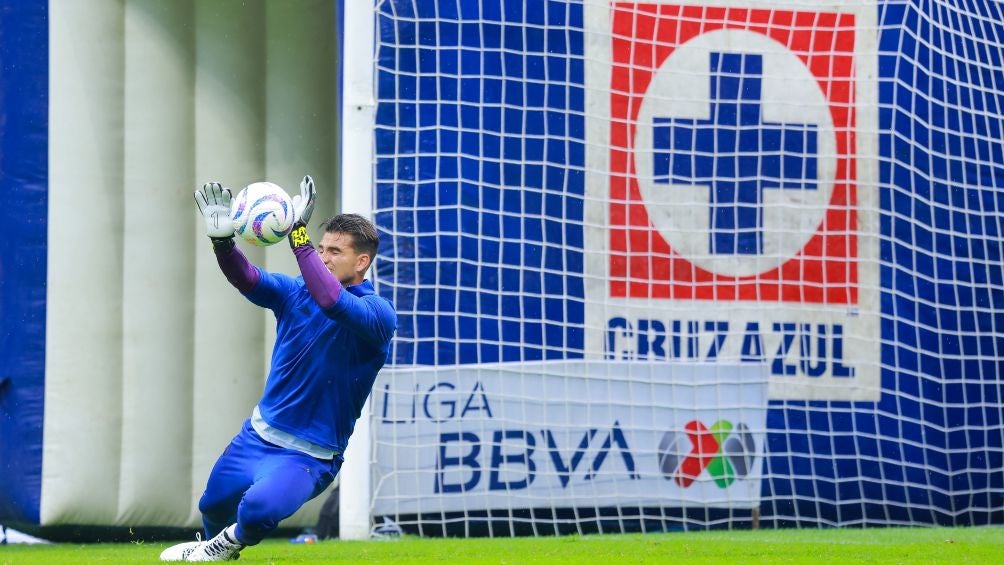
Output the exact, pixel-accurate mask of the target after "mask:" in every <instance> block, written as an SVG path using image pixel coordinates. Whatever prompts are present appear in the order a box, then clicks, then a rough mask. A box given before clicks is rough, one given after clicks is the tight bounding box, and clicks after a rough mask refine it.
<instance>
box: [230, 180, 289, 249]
mask: <svg viewBox="0 0 1004 565" xmlns="http://www.w3.org/2000/svg"><path fill="white" fill-rule="evenodd" d="M230 217H231V218H233V223H234V232H235V233H236V234H237V235H238V236H239V237H240V238H241V239H243V240H244V241H246V242H248V243H250V244H252V245H257V246H259V247H265V246H266V245H272V244H273V243H278V242H280V241H282V239H283V238H284V237H286V236H287V235H289V232H290V231H291V230H292V229H293V221H294V214H293V201H292V200H291V199H290V197H289V195H288V194H286V191H285V190H283V189H282V188H281V187H279V186H278V185H275V184H272V183H270V182H254V183H251V184H249V185H247V186H245V187H244V190H241V192H240V194H238V195H237V199H236V200H234V205H233V209H232V210H231V213H230Z"/></svg>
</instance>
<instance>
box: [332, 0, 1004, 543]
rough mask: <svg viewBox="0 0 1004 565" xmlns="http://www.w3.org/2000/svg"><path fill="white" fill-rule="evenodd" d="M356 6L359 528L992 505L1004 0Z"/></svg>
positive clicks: (941, 510) (1001, 307)
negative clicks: (368, 237) (381, 337)
mask: <svg viewBox="0 0 1004 565" xmlns="http://www.w3.org/2000/svg"><path fill="white" fill-rule="evenodd" d="M360 4H362V3H360ZM364 12H365V15H366V17H367V18H368V20H365V21H362V23H359V22H355V23H353V22H350V21H345V22H344V23H345V26H346V34H347V36H351V35H352V34H353V33H357V32H358V30H364V31H365V30H366V29H367V28H372V30H373V31H372V34H373V37H372V38H368V40H367V41H371V43H364V44H363V45H362V46H356V47H353V46H351V45H347V46H346V53H350V54H351V57H350V58H352V59H354V60H355V62H354V63H351V65H355V67H356V68H363V71H364V73H363V75H362V76H363V77H364V80H363V84H364V86H366V87H367V88H371V89H372V101H373V102H374V105H373V106H372V107H371V108H370V110H371V111H372V113H371V114H370V116H371V121H370V123H369V124H366V127H358V128H353V127H346V129H345V131H344V132H343V136H344V137H343V143H346V144H353V145H354V146H356V147H363V148H371V150H372V153H371V154H370V157H371V158H369V159H362V160H355V161H354V162H343V167H344V168H345V169H346V170H357V171H361V174H362V176H363V177H364V178H369V179H372V182H371V183H370V184H371V186H372V194H370V195H369V196H368V198H369V200H368V205H369V206H371V207H372V214H373V217H374V218H375V220H376V222H377V224H378V227H379V229H380V231H381V238H382V246H383V247H382V249H381V251H380V256H379V260H378V262H377V269H376V273H375V275H374V276H375V279H376V281H377V285H378V288H379V292H380V293H381V294H383V295H384V296H386V297H388V298H390V299H392V300H393V302H394V304H395V305H396V307H397V311H398V316H399V327H398V331H397V336H396V338H395V342H394V348H393V352H392V355H391V358H390V359H389V361H388V364H387V366H386V367H385V368H384V370H383V371H382V372H381V375H380V377H379V378H378V380H377V383H376V385H375V387H374V390H373V395H372V397H371V409H370V412H369V413H368V415H366V416H364V421H363V422H362V423H361V426H363V427H364V428H365V429H366V434H368V436H363V437H364V438H367V439H368V442H367V445H366V446H365V447H363V448H361V453H362V455H361V456H362V457H365V459H366V461H368V465H367V467H366V470H365V473H366V479H367V480H366V481H365V483H363V484H366V485H367V487H366V488H365V489H364V490H365V492H362V493H359V492H356V493H354V496H362V497H364V501H365V507H366V519H367V520H369V521H371V522H372V523H373V524H377V525H379V524H382V523H383V522H384V520H385V519H387V520H391V521H393V522H394V523H396V524H398V525H400V526H401V527H402V528H403V529H404V531H406V532H413V533H419V534H422V535H519V534H554V533H572V532H597V531H600V532H620V531H655V530H667V529H674V528H709V527H712V528H714V527H751V526H756V525H758V524H759V525H761V526H768V527H778V526H848V525H864V524H868V525H870V524H876V525H918V524H943V525H977V524H990V523H994V524H1000V523H1002V522H1004V498H1002V493H1004V472H1002V470H1004V469H1002V468H1004V457H1002V453H1004V451H1002V442H1004V426H1002V421H1001V420H1002V409H1004V401H1002V398H1001V385H1000V370H1001V366H1002V358H1004V314H1002V312H1004V273H1002V262H1001V261H1002V257H1001V242H1002V236H1001V234H1002V231H1001V218H1002V214H1001V212H1002V210H1004V196H1002V195H1004V192H1002V190H1001V186H1000V185H1001V183H1002V182H1004V145H1002V144H1001V141H1000V140H1001V137H1002V134H1004V132H1002V123H1004V120H1002V114H1004V111H1002V108H1004V96H1002V94H1004V74H1002V72H1001V68H1002V67H1004V61H1002V40H1004V23H1002V22H1004V14H1002V13H1001V7H1000V5H998V4H996V3H986V2H961V3H960V2H937V1H935V2H925V1H917V2H874V1H863V0H858V1H847V2H816V1H812V0H801V1H774V2H765V1H758V0H750V1H745V2H739V1H734V0H719V1H716V2H671V1H653V2H617V1H611V2H608V1H605V0H579V1H575V0H550V1H547V0H541V1H540V2H530V3H527V2H523V1H518V2H517V1H508V0H506V1H503V2H486V3H482V2H477V1H476V0H441V1H416V0H381V1H378V2H376V3H374V5H373V6H372V9H367V10H364ZM363 37H366V34H365V33H363ZM371 51H372V53H373V54H374V56H373V58H372V61H369V60H367V59H365V57H364V54H365V53H369V52H371ZM360 57H363V59H362V60H363V62H364V64H362V65H359V62H358V58H360ZM348 58H349V57H347V59H346V61H348ZM346 64H347V65H350V63H346ZM350 74H351V73H349V72H348V71H346V75H345V76H344V77H343V80H344V83H343V84H345V85H349V86H347V88H354V87H353V86H351V85H352V84H355V85H356V86H355V87H358V85H359V81H358V80H356V79H358V78H359V77H355V79H354V78H353V77H352V76H349V75H350ZM353 80H356V82H355V83H353V82H352V81H353ZM345 107H346V108H348V109H347V110H346V113H347V116H348V114H351V113H352V112H353V111H355V110H363V108H362V106H360V107H358V108H349V105H348V104H346V106H345ZM367 150H368V149H367ZM356 188H357V187H355V186H345V187H344V190H345V191H350V190H351V191H355V190H356ZM350 475H351V474H350ZM352 480H353V479H352V478H351V476H348V477H346V479H345V482H343V494H342V496H343V497H344V496H346V494H345V491H344V489H346V488H348V487H347V486H346V485H349V484H353V483H352Z"/></svg>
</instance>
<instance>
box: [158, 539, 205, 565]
mask: <svg viewBox="0 0 1004 565" xmlns="http://www.w3.org/2000/svg"><path fill="white" fill-rule="evenodd" d="M195 539H197V540H199V541H186V542H185V543H179V544H177V545H172V546H171V547H169V548H167V549H165V550H164V551H162V552H160V560H161V561H185V560H187V559H188V556H189V555H191V554H192V552H193V551H195V548H196V547H199V544H201V543H202V534H201V533H196V534H195Z"/></svg>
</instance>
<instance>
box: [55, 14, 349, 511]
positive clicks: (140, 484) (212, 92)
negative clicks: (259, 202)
mask: <svg viewBox="0 0 1004 565" xmlns="http://www.w3.org/2000/svg"><path fill="white" fill-rule="evenodd" d="M51 4H52V5H51V7H50V10H49V15H50V27H49V29H50V32H49V33H50V69H49V73H50V74H49V76H50V128H49V135H50V138H49V147H50V150H49V151H50V152H49V157H50V162H49V218H50V221H49V223H48V226H49V227H48V230H49V233H48V241H49V250H50V251H49V264H48V291H47V302H48V308H47V317H46V325H47V334H46V348H45V349H46V355H45V358H46V366H45V392H46V395H45V419H44V438H45V441H44V444H43V454H42V481H41V485H42V486H41V497H40V498H41V500H40V509H39V523H41V524H43V525H50V524H101V525H123V526H125V525H128V526H139V525H156V526H197V525H199V524H200V523H201V522H200V516H199V513H198V510H197V508H196V504H197V501H198V498H199V497H200V495H201V492H202V489H203V488H204V486H205V480H206V477H207V476H208V473H209V470H210V468H211V466H212V464H213V462H214V461H215V459H216V457H217V456H218V455H219V454H220V453H221V452H222V450H223V448H224V447H225V446H226V444H227V442H228V441H229V439H230V438H231V437H232V436H233V434H234V433H236V432H237V431H238V429H239V427H240V425H241V422H242V421H243V419H244V418H246V417H248V416H249V415H250V413H251V408H252V407H253V406H254V404H255V402H256V401H257V399H258V396H259V394H260V392H261V389H262V384H263V381H264V376H265V374H266V371H267V367H268V357H269V353H270V350H271V345H272V342H273V340H274V324H275V322H274V318H273V317H272V316H271V314H270V313H269V312H267V311H264V310H262V309H260V308H257V307H255V306H253V305H251V304H250V303H248V302H247V301H246V300H244V299H243V298H242V297H241V296H240V295H239V294H238V293H237V292H236V291H235V290H234V289H233V288H232V287H231V286H230V285H229V284H228V283H227V282H226V280H225V279H224V278H223V276H222V275H221V274H220V272H219V270H218V268H217V266H216V263H215V259H214V257H213V254H212V252H211V250H210V246H209V243H208V241H207V240H206V238H205V235H204V233H202V227H201V226H200V225H199V223H200V222H199V219H198V218H197V216H196V212H195V205H194V202H193V200H192V191H193V190H194V189H195V188H196V187H197V186H200V185H201V184H202V183H204V182H207V181H210V180H219V181H221V182H224V183H225V184H227V185H229V186H232V187H235V189H239V188H240V187H241V186H243V185H244V184H247V183H250V182H253V181H258V180H264V179H268V180H271V181H273V182H276V183H278V184H281V185H283V186H284V187H285V188H287V190H289V189H295V188H296V186H297V184H296V183H297V182H298V180H299V179H300V178H301V177H302V175H303V174H305V173H310V174H312V175H313V176H314V178H315V180H316V181H317V183H318V186H319V189H320V195H319V204H318V206H319V210H318V212H317V213H315V217H318V218H323V217H326V216H327V215H330V213H332V212H333V211H334V210H335V208H336V207H337V205H338V195H337V193H336V190H335V187H336V185H337V181H336V174H337V166H336V162H337V147H336V133H337V131H336V124H337V120H336V115H337V108H336V105H337V95H336V75H337V61H336V49H337V46H336V34H335V15H334V8H335V5H334V3H333V2H331V1H329V0H321V1H303V2H294V3H287V2H264V1H262V0H250V1H244V0H241V1H236V0H234V1H221V2H160V1H156V0H149V1H147V0H126V1H124V2H75V1H69V0H66V1H60V0H54V1H53V2H52V3H51ZM284 247H285V246H276V247H274V248H269V249H266V250H258V249H246V251H247V253H248V255H249V257H250V258H251V260H252V261H254V262H255V263H257V264H259V265H263V266H265V267H266V268H268V269H270V270H278V271H284V272H295V263H294V262H293V260H292V256H291V255H290V254H289V250H288V249H285V248H284ZM321 502H323V495H322V496H321V497H319V498H318V499H316V500H315V501H313V502H312V503H311V504H309V505H308V506H307V507H305V508H304V509H302V511H301V512H299V513H298V514H297V515H295V516H294V517H292V518H290V519H289V520H288V521H287V523H286V525H291V526H298V525H307V524H313V523H314V522H315V521H316V516H317V512H318V510H319V507H320V504H321Z"/></svg>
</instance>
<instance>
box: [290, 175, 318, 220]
mask: <svg viewBox="0 0 1004 565" xmlns="http://www.w3.org/2000/svg"><path fill="white" fill-rule="evenodd" d="M316 201H317V190H316V189H315V188H314V179H312V178H310V175H306V176H304V177H303V180H301V181H300V194H297V195H296V196H294V197H293V210H294V211H295V212H296V221H298V222H303V225H307V224H308V223H309V222H310V215H311V214H313V213H314V202H316Z"/></svg>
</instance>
